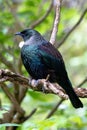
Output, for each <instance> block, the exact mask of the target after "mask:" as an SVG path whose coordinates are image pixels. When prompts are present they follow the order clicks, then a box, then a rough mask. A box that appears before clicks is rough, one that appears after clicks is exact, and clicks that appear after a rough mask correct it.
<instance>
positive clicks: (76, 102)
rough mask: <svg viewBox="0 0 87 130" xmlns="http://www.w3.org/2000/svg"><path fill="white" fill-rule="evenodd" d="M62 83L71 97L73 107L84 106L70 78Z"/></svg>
mask: <svg viewBox="0 0 87 130" xmlns="http://www.w3.org/2000/svg"><path fill="white" fill-rule="evenodd" d="M60 85H61V86H62V87H63V89H64V90H65V92H66V93H67V95H68V96H69V99H70V101H71V103H72V105H73V107H75V108H80V107H83V104H82V102H81V101H80V99H79V98H78V96H77V95H76V93H75V91H74V89H73V87H72V85H71V82H70V81H69V79H67V80H64V82H62V84H60Z"/></svg>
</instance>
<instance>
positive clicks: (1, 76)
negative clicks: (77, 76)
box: [0, 70, 87, 99]
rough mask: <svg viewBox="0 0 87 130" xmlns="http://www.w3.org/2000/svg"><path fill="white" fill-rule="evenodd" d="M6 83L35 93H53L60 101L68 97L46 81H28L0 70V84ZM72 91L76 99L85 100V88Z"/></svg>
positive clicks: (56, 86)
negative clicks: (29, 89) (76, 96)
mask: <svg viewBox="0 0 87 130" xmlns="http://www.w3.org/2000/svg"><path fill="white" fill-rule="evenodd" d="M6 81H10V82H14V83H15V82H17V83H19V84H21V85H23V86H24V87H27V88H31V89H33V90H35V91H40V92H43V90H44V92H45V93H53V94H55V95H58V96H59V97H60V98H62V99H68V96H67V95H66V94H65V91H64V90H63V89H62V88H61V87H60V86H59V85H58V84H52V83H50V82H49V81H46V80H45V79H39V80H34V79H32V80H30V79H28V78H25V77H24V76H21V75H19V74H15V73H13V72H10V71H7V70H0V83H3V82H6ZM86 81H87V78H86ZM74 89H75V92H76V94H77V95H78V97H81V98H87V88H74Z"/></svg>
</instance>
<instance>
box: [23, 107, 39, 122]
mask: <svg viewBox="0 0 87 130" xmlns="http://www.w3.org/2000/svg"><path fill="white" fill-rule="evenodd" d="M36 110H37V109H36V108H35V109H33V110H32V111H31V113H30V114H29V115H28V116H26V117H24V119H23V122H24V121H26V120H28V119H29V118H30V117H32V116H33V115H34V114H35V112H36Z"/></svg>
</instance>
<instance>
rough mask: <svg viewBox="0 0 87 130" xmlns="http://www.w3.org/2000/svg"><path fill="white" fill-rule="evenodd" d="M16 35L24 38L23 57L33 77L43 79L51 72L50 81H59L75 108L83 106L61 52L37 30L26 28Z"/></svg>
mask: <svg viewBox="0 0 87 130" xmlns="http://www.w3.org/2000/svg"><path fill="white" fill-rule="evenodd" d="M16 35H21V36H22V37H23V39H24V45H23V47H22V48H21V58H22V61H23V64H24V66H25V68H26V70H27V71H28V73H29V74H30V75H31V76H32V78H34V79H42V78H46V77H47V75H48V74H49V75H50V77H49V81H50V82H57V83H58V84H59V85H60V86H61V87H62V88H63V89H64V90H65V91H66V93H67V94H68V96H69V98H70V100H71V103H72V105H73V106H74V107H75V108H79V107H83V104H82V103H81V101H80V100H79V98H78V97H77V95H76V94H75V92H74V90H73V88H72V85H71V82H70V80H69V78H68V75H67V72H66V68H65V65H64V61H63V58H62V56H61V54H60V52H59V51H58V50H57V49H56V48H55V47H54V46H53V45H52V44H50V43H49V42H48V41H46V40H45V39H44V38H43V37H42V36H41V35H40V33H38V32H37V31H35V30H32V29H26V30H24V31H22V32H19V33H16Z"/></svg>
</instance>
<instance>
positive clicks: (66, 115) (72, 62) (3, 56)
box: [0, 0, 87, 130]
mask: <svg viewBox="0 0 87 130" xmlns="http://www.w3.org/2000/svg"><path fill="white" fill-rule="evenodd" d="M50 4H51V0H0V69H9V70H11V71H13V72H15V73H19V74H21V75H24V76H26V77H28V74H27V72H26V70H25V68H24V67H23V65H22V63H21V58H20V49H19V46H18V44H19V42H20V41H21V40H22V39H21V38H19V37H18V38H16V37H15V36H14V33H15V32H18V31H21V30H23V29H25V28H29V27H32V28H34V29H36V30H38V31H39V32H40V33H41V34H42V35H43V36H44V37H45V38H46V39H47V40H49V39H50V35H51V31H52V27H53V21H54V16H55V0H54V5H53V7H51V9H50V13H49V15H48V16H47V17H46V18H45V19H44V20H42V22H41V23H40V24H37V25H35V26H34V23H35V22H36V21H38V19H41V18H42V17H43V16H44V15H45V14H46V13H47V11H48V9H49V7H50ZM86 8H87V0H83V1H82V0H73V1H72V0H66V1H64V0H63V1H62V5H61V16H60V24H59V29H58V34H57V38H56V42H57V43H59V42H60V41H61V40H62V38H63V37H64V36H65V35H66V34H67V33H68V32H69V30H70V29H71V28H72V27H73V26H74V25H75V24H76V22H77V21H78V20H79V18H80V17H81V14H82V13H83V11H84V10H85V9H86ZM58 50H59V51H60V52H61V54H62V55H63V59H64V61H65V64H66V68H67V71H68V74H69V77H70V79H71V82H72V84H73V86H74V87H76V86H78V85H79V84H80V83H81V82H82V81H83V80H84V79H85V78H86V77H87V14H86V15H85V17H84V18H83V20H82V22H81V23H80V24H79V26H78V27H77V28H76V29H75V30H74V31H73V32H72V33H71V35H70V36H69V37H68V38H67V40H66V41H65V42H64V43H63V44H62V45H61V46H60V47H59V48H58ZM5 85H6V86H7V87H8V88H9V91H10V92H11V93H13V94H14V95H15V97H16V95H17V97H16V99H18V98H19V96H18V94H20V93H22V92H24V95H25V96H24V97H21V99H20V102H21V106H22V108H23V109H24V110H25V112H26V114H28V113H29V112H31V110H33V109H34V108H37V112H36V113H35V114H34V115H33V117H31V118H30V119H29V120H27V121H26V122H24V123H23V124H21V125H20V126H19V127H18V128H17V130H24V129H26V130H68V129H69V130H70V129H71V130H72V128H73V129H74V130H78V129H79V130H86V129H87V99H81V100H82V102H83V104H84V108H83V109H78V110H75V109H74V108H73V107H72V105H71V104H70V101H69V100H67V101H64V102H63V103H62V104H61V105H60V106H59V108H58V109H57V111H56V112H55V114H54V115H52V116H51V117H50V118H49V119H46V120H44V119H45V118H46V116H47V115H48V113H49V112H50V111H51V110H52V109H53V107H54V106H55V105H56V103H57V102H58V101H59V100H60V99H59V97H58V96H55V95H52V94H48V95H46V94H43V93H39V92H33V91H32V90H26V89H24V88H23V87H22V86H20V85H18V84H13V83H10V82H6V83H5ZM17 86H18V88H17ZM82 87H87V83H86V84H84V85H83V86H82ZM17 93H18V94H17ZM0 101H1V106H2V107H3V108H5V110H8V111H9V110H10V109H11V106H12V104H11V102H10V101H9V99H8V98H7V96H6V95H5V93H4V92H3V90H2V89H0ZM5 110H3V111H0V117H1V118H3V113H5V112H6V111H5ZM0 128H1V129H3V130H4V128H5V125H4V124H3V125H2V126H1V127H0Z"/></svg>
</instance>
